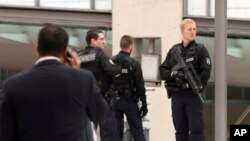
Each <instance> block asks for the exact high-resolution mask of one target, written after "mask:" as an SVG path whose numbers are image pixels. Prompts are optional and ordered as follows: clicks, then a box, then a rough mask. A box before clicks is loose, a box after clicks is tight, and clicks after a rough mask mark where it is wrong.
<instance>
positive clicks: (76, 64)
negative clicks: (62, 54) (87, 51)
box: [65, 47, 80, 68]
mask: <svg viewBox="0 0 250 141" xmlns="http://www.w3.org/2000/svg"><path fill="white" fill-rule="evenodd" d="M65 60H66V62H65V63H66V65H68V66H70V67H73V68H80V59H79V57H78V55H77V53H76V52H75V51H74V50H72V49H71V48H69V47H67V54H66V59H65Z"/></svg>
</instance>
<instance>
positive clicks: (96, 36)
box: [78, 29, 121, 141]
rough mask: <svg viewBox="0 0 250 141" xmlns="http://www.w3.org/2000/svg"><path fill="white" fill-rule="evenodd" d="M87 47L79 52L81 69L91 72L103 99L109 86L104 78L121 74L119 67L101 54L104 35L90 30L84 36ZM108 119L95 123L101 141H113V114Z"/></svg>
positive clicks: (98, 31)
mask: <svg viewBox="0 0 250 141" xmlns="http://www.w3.org/2000/svg"><path fill="white" fill-rule="evenodd" d="M86 42H87V47H86V48H85V49H84V50H80V51H79V53H78V56H79V57H80V60H81V68H84V69H87V70H89V71H91V72H92V73H93V74H94V76H95V78H96V81H97V85H98V86H99V87H100V89H101V93H102V94H103V96H104V98H107V97H106V95H105V94H106V91H107V90H108V89H109V86H108V85H106V84H107V83H106V82H105V77H107V76H116V75H118V74H120V73H121V67H120V66H117V65H115V64H114V63H113V61H112V60H111V59H109V58H108V57H107V55H106V54H105V53H104V52H103V49H104V46H105V38H104V34H103V32H102V31H101V30H97V29H91V30H89V31H88V32H87V35H86ZM108 114H109V115H110V116H109V119H106V120H105V123H95V125H96V126H97V124H99V125H100V136H101V140H102V141H114V140H115V139H114V137H115V134H114V133H115V131H116V127H112V126H110V125H112V124H110V123H113V122H115V117H114V114H113V113H108Z"/></svg>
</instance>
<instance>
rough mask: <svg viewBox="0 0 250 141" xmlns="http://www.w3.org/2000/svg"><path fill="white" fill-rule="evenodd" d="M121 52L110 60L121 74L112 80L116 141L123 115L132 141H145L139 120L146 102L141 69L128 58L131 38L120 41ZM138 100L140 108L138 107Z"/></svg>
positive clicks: (121, 135)
mask: <svg viewBox="0 0 250 141" xmlns="http://www.w3.org/2000/svg"><path fill="white" fill-rule="evenodd" d="M120 47H121V51H120V52H119V54H118V55H116V56H114V57H113V58H112V59H113V61H114V63H115V64H118V65H120V66H122V73H121V75H119V76H118V77H115V78H114V80H113V85H112V87H113V89H114V90H115V93H116V103H115V105H114V109H115V116H116V122H117V125H118V129H117V130H118V133H117V135H118V141H122V137H123V130H124V129H123V128H124V127H123V125H124V114H125V115H126V117H127V121H128V124H129V127H130V131H131V133H132V136H133V138H134V141H145V136H144V134H143V126H142V120H141V118H142V117H144V116H146V114H147V112H148V109H147V101H146V95H145V87H144V79H143V76H142V69H141V66H140V64H139V62H138V61H136V60H135V59H133V58H131V57H130V53H131V52H132V48H133V39H132V37H131V36H128V35H124V36H123V37H122V38H121V40H120ZM138 100H140V101H141V107H140V109H139V107H138V104H137V102H138Z"/></svg>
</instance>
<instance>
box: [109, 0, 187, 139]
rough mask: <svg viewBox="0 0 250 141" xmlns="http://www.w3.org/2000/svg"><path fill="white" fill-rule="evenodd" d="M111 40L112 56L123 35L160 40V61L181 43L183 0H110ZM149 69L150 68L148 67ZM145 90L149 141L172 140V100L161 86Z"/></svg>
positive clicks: (173, 137) (145, 124)
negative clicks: (180, 28)
mask: <svg viewBox="0 0 250 141" xmlns="http://www.w3.org/2000/svg"><path fill="white" fill-rule="evenodd" d="M112 6H113V11H112V34H113V35H112V38H113V49H112V51H113V54H117V53H118V52H119V50H120V48H119V40H120V38H121V36H122V35H124V34H129V35H132V36H134V37H160V38H161V41H162V43H161V45H162V48H161V52H162V53H161V58H162V59H161V62H162V61H163V60H164V59H165V57H166V54H167V52H168V50H169V48H170V47H171V46H172V45H173V44H174V43H177V42H180V40H181V38H180V37H181V36H180V31H179V24H180V21H181V19H182V11H183V10H182V9H183V8H182V0H113V5H112ZM149 67H150V66H149ZM154 88H155V91H148V92H147V97H148V103H149V107H148V108H149V113H148V115H147V117H146V118H147V119H149V122H144V123H143V124H144V126H145V127H149V128H150V141H162V140H169V141H173V140H175V136H174V135H175V134H174V133H175V131H174V127H173V123H172V118H171V101H170V100H169V99H168V98H167V96H166V90H165V88H164V87H163V83H162V84H161V86H158V87H154Z"/></svg>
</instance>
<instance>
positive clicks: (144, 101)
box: [140, 100, 148, 118]
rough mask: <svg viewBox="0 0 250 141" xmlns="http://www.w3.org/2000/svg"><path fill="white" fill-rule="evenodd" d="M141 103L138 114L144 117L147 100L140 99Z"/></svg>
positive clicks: (146, 110)
mask: <svg viewBox="0 0 250 141" xmlns="http://www.w3.org/2000/svg"><path fill="white" fill-rule="evenodd" d="M141 102H142V105H141V108H140V115H141V117H142V118H143V117H145V116H146V115H147V113H148V108H147V102H146V100H142V101H141Z"/></svg>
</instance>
